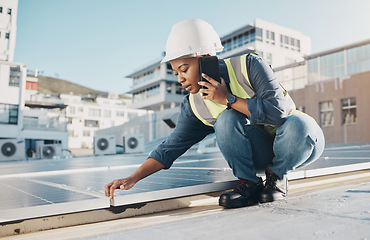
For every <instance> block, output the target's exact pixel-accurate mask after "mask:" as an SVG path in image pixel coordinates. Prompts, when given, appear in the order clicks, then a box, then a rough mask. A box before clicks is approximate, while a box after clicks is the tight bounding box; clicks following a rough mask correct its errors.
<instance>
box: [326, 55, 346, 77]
mask: <svg viewBox="0 0 370 240" xmlns="http://www.w3.org/2000/svg"><path fill="white" fill-rule="evenodd" d="M320 70H321V76H320V77H321V79H320V80H328V79H333V78H337V77H340V76H344V75H345V72H344V71H345V70H344V52H343V51H340V52H336V53H332V54H328V55H324V56H321V57H320Z"/></svg>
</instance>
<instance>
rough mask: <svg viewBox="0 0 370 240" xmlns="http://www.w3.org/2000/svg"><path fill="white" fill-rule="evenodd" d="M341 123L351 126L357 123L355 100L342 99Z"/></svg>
mask: <svg viewBox="0 0 370 240" xmlns="http://www.w3.org/2000/svg"><path fill="white" fill-rule="evenodd" d="M341 102H342V123H343V124H352V123H356V122H357V106H356V98H347V99H342V101H341Z"/></svg>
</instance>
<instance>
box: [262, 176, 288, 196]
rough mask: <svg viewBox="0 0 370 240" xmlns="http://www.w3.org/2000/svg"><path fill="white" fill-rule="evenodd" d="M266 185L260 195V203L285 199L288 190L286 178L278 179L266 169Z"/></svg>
mask: <svg viewBox="0 0 370 240" xmlns="http://www.w3.org/2000/svg"><path fill="white" fill-rule="evenodd" d="M265 173H266V183H265V187H264V189H263V191H262V192H261V195H260V202H261V203H266V202H273V201H276V200H282V199H285V198H286V196H287V190H288V181H287V178H286V176H284V178H283V179H281V178H279V177H278V175H276V174H275V173H274V172H273V171H271V170H270V169H266V171H265Z"/></svg>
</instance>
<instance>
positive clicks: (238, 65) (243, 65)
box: [230, 54, 256, 98]
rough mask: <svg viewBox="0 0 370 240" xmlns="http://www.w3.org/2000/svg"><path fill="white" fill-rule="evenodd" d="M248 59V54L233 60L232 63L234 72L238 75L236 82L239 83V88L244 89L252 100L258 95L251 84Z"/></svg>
mask: <svg viewBox="0 0 370 240" xmlns="http://www.w3.org/2000/svg"><path fill="white" fill-rule="evenodd" d="M246 57H247V54H245V55H242V56H240V57H237V58H231V59H230V63H231V66H232V68H233V70H234V72H235V73H236V74H235V76H236V81H237V82H238V83H239V86H240V87H241V88H243V90H244V93H246V94H247V95H248V98H252V97H254V96H255V95H256V93H255V92H254V90H253V88H252V85H251V83H250V82H249V78H248V72H247V61H246Z"/></svg>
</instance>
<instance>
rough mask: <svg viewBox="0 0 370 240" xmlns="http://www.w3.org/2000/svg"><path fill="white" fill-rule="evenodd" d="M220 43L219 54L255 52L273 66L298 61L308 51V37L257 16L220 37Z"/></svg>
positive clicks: (307, 53) (231, 55) (223, 56)
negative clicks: (252, 21) (220, 50)
mask: <svg viewBox="0 0 370 240" xmlns="http://www.w3.org/2000/svg"><path fill="white" fill-rule="evenodd" d="M221 43H222V46H224V49H223V51H222V52H221V53H219V54H218V55H219V56H220V57H221V58H229V57H233V56H237V55H241V54H244V53H249V52H256V53H258V54H259V55H260V56H262V57H263V58H264V59H265V60H266V62H267V63H268V64H270V65H271V66H273V67H280V66H284V65H287V64H291V63H294V62H298V61H302V60H303V59H304V57H305V56H307V55H310V54H311V38H310V37H308V36H306V35H304V34H302V33H301V32H298V31H295V30H293V29H289V28H286V27H283V26H279V25H277V24H274V23H270V22H267V21H263V20H261V19H255V21H254V24H251V25H246V26H244V27H241V28H239V29H237V30H235V31H233V32H231V33H230V34H228V35H226V36H223V37H221Z"/></svg>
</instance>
